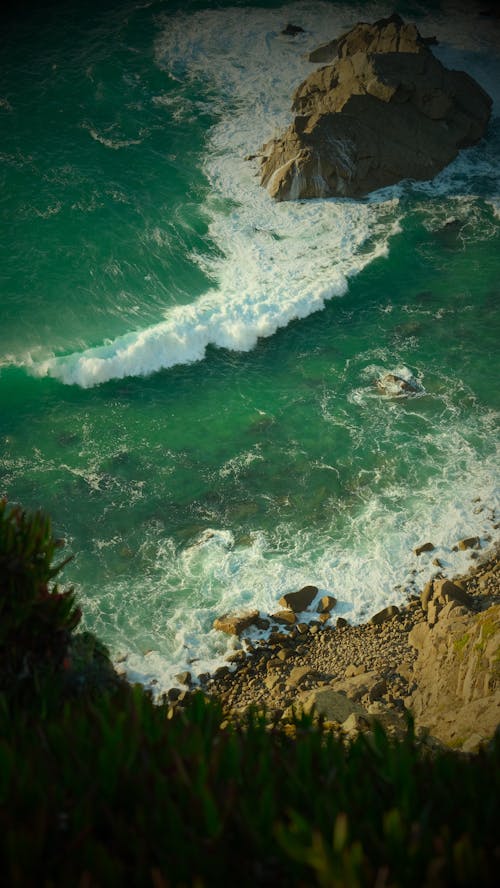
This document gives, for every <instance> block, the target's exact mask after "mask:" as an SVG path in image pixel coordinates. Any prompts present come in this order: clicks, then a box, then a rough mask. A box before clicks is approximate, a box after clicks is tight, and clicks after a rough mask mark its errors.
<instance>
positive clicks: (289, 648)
mask: <svg viewBox="0 0 500 888" xmlns="http://www.w3.org/2000/svg"><path fill="white" fill-rule="evenodd" d="M462 542H463V544H464V545H469V546H471V555H473V556H474V555H477V554H478V553H477V552H475V551H474V550H473V547H474V546H475V545H477V541H475V540H465V541H462ZM314 588H315V587H306V588H305V589H304V590H299V592H298V593H292V594H291V595H290V596H288V598H289V600H288V601H284V600H283V599H282V601H281V603H282V604H283V605H284V610H283V611H281V612H278V614H277V615H274V618H273V617H271V618H270V620H271V626H270V630H271V631H270V633H269V635H268V637H267V638H266V639H255V637H254V638H253V640H252V629H251V626H253V627H254V628H255V625H257V626H259V625H261V626H262V628H264V625H265V623H266V622H268V621H264V624H263V623H262V617H260V616H256V615H255V614H250V615H245V616H243V618H241V617H236V618H234V617H227V616H226V617H225V618H222V620H219V628H220V629H221V630H222V631H226V632H232V633H233V634H238V635H239V637H240V641H241V650H239V651H236V652H235V653H234V654H232V655H231V657H230V661H231V662H230V663H229V664H228V666H222V667H220V668H219V669H218V670H217V671H216V672H215V674H214V675H212V676H208V675H206V676H201V677H200V679H201V682H200V684H201V688H202V690H203V691H204V692H205V693H207V694H209V695H215V696H217V697H219V698H220V699H221V701H222V703H223V706H224V709H225V712H226V722H227V724H228V725H229V724H230V722H231V721H234V720H238V719H239V718H241V717H242V716H243V714H244V713H245V710H246V709H247V708H248V707H249V706H254V707H257V709H262V710H263V711H264V710H265V712H266V718H268V719H269V721H270V723H277V722H280V723H282V724H283V725H284V728H285V730H290V731H293V730H294V728H293V727H292V724H291V721H292V717H293V713H294V711H295V712H299V713H300V712H301V711H303V712H306V713H307V712H311V711H313V712H314V713H315V714H316V715H318V716H322V717H323V719H324V721H325V725H326V727H328V728H330V729H331V730H333V731H341V732H342V733H343V734H345V735H347V736H352V735H353V734H355V733H357V732H359V731H365V730H370V727H371V726H372V724H373V722H374V721H375V720H376V721H379V722H382V724H383V725H384V726H385V727H386V729H387V730H388V731H389V732H390V733H394V734H396V735H398V734H402V733H404V731H405V730H406V724H407V718H406V716H407V714H408V712H410V713H411V714H412V716H413V718H414V720H415V726H416V729H417V731H418V732H420V733H422V735H425V736H426V737H427V742H431V743H432V742H435V743H442V744H446V745H448V746H452V747H454V748H457V749H461V750H463V751H464V752H472V751H475V750H476V749H477V748H479V747H480V746H481V744H482V743H484V742H486V741H487V740H488V739H489V738H491V736H492V735H493V733H494V732H495V730H496V728H497V726H498V724H500V548H498V547H497V548H496V549H495V550H494V551H493V554H492V552H491V550H489V554H488V555H487V557H486V558H484V557H483V558H481V556H479V558H478V560H477V561H475V562H474V565H473V567H472V568H471V570H470V572H469V573H468V574H467V575H466V576H462V577H456V578H455V579H454V580H453V581H451V580H449V579H446V578H444V577H442V576H440V574H439V572H437V574H436V577H435V579H434V580H433V581H431V582H430V583H427V584H426V586H425V587H424V589H422V591H421V593H420V595H415V596H412V597H411V598H410V600H409V601H408V602H407V604H406V605H404V606H403V607H401V608H396V607H389V608H386V609H384V610H383V611H381V612H379V614H376V615H375V616H374V617H372V619H371V620H370V621H369V622H368V623H366V624H364V625H359V626H350V625H349V624H347V622H346V621H345V620H343V619H342V618H339V619H338V620H337V621H336V625H335V626H334V625H333V621H332V620H331V618H330V619H329V620H328V622H329V625H326V623H325V622H322V621H321V617H322V614H321V613H320V614H318V619H313V620H312V621H311V622H309V623H306V622H301V619H300V618H301V613H303V611H300V610H299V611H298V612H297V613H296V612H295V611H297V608H300V607H304V608H307V607H310V604H308V605H306V604H305V601H307V598H308V597H309V601H311V600H312V599H311V597H310V596H311V595H312V594H313V590H314ZM307 590H309V591H307ZM304 593H305V595H304ZM294 595H295V596H298V597H297V598H295V600H294ZM301 596H302V597H301ZM313 597H314V596H313ZM333 607H334V600H330V601H325V600H324V599H322V600H321V601H320V603H319V606H318V605H317V604H316V606H315V610H321V609H323V616H324V614H326V615H327V617H328V614H329V610H331V609H332V608H333ZM294 608H295V611H294ZM325 608H326V610H325ZM287 614H288V616H287ZM238 620H239V621H240V622H238ZM241 620H243V622H241ZM259 621H260V622H259ZM179 679H183V681H184V683H185V686H186V690H183V691H180V690H179V689H178V688H172V689H171V690H170V691H169V692H168V694H167V697H168V699H169V701H170V703H171V707H172V712H173V711H174V710H175V709H176V708H177V707H178V706H182V704H183V701H185V699H186V697H187V696H189V693H190V688H191V680H190V676H189V675H188V674H185V675H184V676H179Z"/></svg>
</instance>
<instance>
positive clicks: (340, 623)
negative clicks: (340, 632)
mask: <svg viewBox="0 0 500 888" xmlns="http://www.w3.org/2000/svg"><path fill="white" fill-rule="evenodd" d="M348 625H349V623H348V621H347V620H346V619H345V618H344V617H337V622H336V623H335V626H336V627H337V629H346V628H347V626H348Z"/></svg>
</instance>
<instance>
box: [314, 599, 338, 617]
mask: <svg viewBox="0 0 500 888" xmlns="http://www.w3.org/2000/svg"><path fill="white" fill-rule="evenodd" d="M336 604H337V599H336V598H334V597H333V595H323V598H321V599H320V601H319V604H318V606H317V608H316V613H318V614H329V613H330V611H331V610H333V608H334V607H335V605H336Z"/></svg>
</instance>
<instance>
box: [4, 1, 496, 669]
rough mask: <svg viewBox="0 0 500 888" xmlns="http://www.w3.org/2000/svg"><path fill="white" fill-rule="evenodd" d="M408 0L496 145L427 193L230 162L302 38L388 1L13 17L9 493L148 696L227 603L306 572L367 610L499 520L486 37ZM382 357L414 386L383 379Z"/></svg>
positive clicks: (151, 7)
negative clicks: (473, 99)
mask: <svg viewBox="0 0 500 888" xmlns="http://www.w3.org/2000/svg"><path fill="white" fill-rule="evenodd" d="M398 10H399V11H400V12H401V14H403V15H405V16H406V17H407V18H408V19H413V20H415V21H417V23H418V24H419V27H420V29H421V31H422V33H424V34H431V33H436V34H437V35H438V37H439V40H440V44H439V46H438V47H437V48H436V49H435V52H436V54H437V55H438V56H439V57H440V58H441V59H442V60H443V61H444V62H445V63H446V64H448V65H449V66H451V67H458V68H463V69H465V70H467V71H468V72H469V73H470V74H472V75H473V76H474V77H476V78H477V79H478V81H479V82H480V83H481V84H482V85H483V86H484V88H485V89H487V90H488V91H489V92H490V94H491V95H492V96H493V98H494V102H495V103H494V108H493V116H492V120H491V122H490V126H489V130H488V133H487V137H486V138H485V139H484V140H483V141H482V142H481V143H480V144H479V145H477V146H475V147H474V148H472V149H468V150H467V151H464V152H462V154H461V155H460V157H459V158H458V159H457V160H456V161H455V162H454V163H453V164H452V165H451V166H450V167H449V168H448V169H447V170H445V171H443V173H442V174H440V176H438V177H437V178H436V180H434V181H433V182H432V183H411V182H406V183H402V184H401V185H400V186H397V187H394V188H392V189H386V190H385V191H383V192H379V193H377V194H375V195H372V196H370V198H369V199H367V200H363V201H345V200H344V201H334V200H333V201H311V202H299V203H293V204H273V202H272V201H271V199H270V198H269V197H268V196H267V194H266V193H265V192H264V191H263V190H262V189H260V187H259V185H258V179H257V177H256V175H255V174H256V172H257V165H256V162H254V161H246V160H244V157H245V156H246V155H248V154H251V153H252V152H253V151H255V150H257V149H258V148H259V147H260V145H261V144H262V143H263V142H264V141H265V140H266V139H268V138H270V137H271V136H272V135H273V134H274V133H275V132H276V131H277V130H278V129H279V128H280V127H282V126H284V125H286V124H287V122H288V121H289V120H290V96H291V93H292V91H293V89H294V87H295V86H296V85H297V83H298V82H300V80H301V79H302V78H303V77H304V76H305V74H306V73H307V72H308V71H309V70H312V67H313V66H311V65H310V64H309V63H308V62H307V61H306V60H305V55H306V52H307V51H309V50H310V49H311V48H313V47H314V46H315V45H317V44H318V43H320V42H323V41H324V40H325V39H329V38H330V37H333V36H335V35H336V34H338V33H341V32H342V31H343V30H345V29H346V28H348V27H349V26H350V25H352V24H354V23H355V22H356V21H358V20H359V19H366V20H372V19H375V18H377V17H380V16H381V15H383V14H387V13H388V12H392V11H393V5H391V6H390V8H389V6H388V5H387V4H384V3H365V4H356V5H355V4H348V3H345V4H341V3H327V2H322V3H312V2H311V3H310V2H307V0H306V2H300V3H299V2H296V3H293V4H287V5H283V4H276V3H254V4H252V5H250V4H242V3H240V4H234V3H233V4H229V3H217V4H214V3H203V2H196V3H188V4H186V3H183V4H180V3H170V2H153V3H126V2H125V3H123V2H122V3H120V2H111V0H108V2H106V3H99V4H90V5H89V4H81V3H76V2H73V3H66V4H64V5H62V4H61V5H59V4H52V5H50V4H49V5H48V6H47V7H44V8H40V7H38V8H37V9H36V10H33V11H31V12H30V14H29V15H26V16H25V17H24V18H22V19H21V17H19V16H18V17H13V18H12V19H11V20H8V22H7V27H6V30H5V34H4V49H3V55H2V59H3V61H2V71H1V81H0V127H1V132H2V140H1V145H0V177H1V192H0V193H1V205H0V212H1V218H2V240H1V243H0V255H1V263H0V276H1V284H0V493H2V494H5V495H6V496H8V497H9V499H11V500H13V501H18V502H21V503H22V504H23V505H25V506H27V507H30V508H31V507H39V506H41V507H43V508H44V509H45V510H47V511H48V512H49V513H50V514H51V515H52V517H53V520H54V523H55V527H56V530H57V533H58V534H59V535H61V536H63V537H64V538H65V539H66V541H67V547H68V549H69V550H70V551H71V552H73V553H74V556H75V557H74V560H73V561H72V562H71V563H70V565H69V566H68V567H67V568H66V571H65V578H67V580H68V581H71V582H73V583H75V584H76V586H77V589H78V594H79V597H80V600H81V602H82V605H83V609H84V614H85V625H86V626H88V627H89V628H92V629H95V630H97V631H98V632H99V634H100V636H101V637H102V638H103V639H104V641H106V642H107V643H108V644H109V645H110V647H111V649H112V651H113V653H114V654H115V655H118V654H127V656H128V659H127V664H128V669H129V674H130V675H132V676H135V677H139V678H140V679H142V680H144V681H146V682H149V681H156V682H158V685H157V686H159V687H162V686H165V685H168V684H169V683H170V681H171V680H172V676H173V675H175V673H176V672H178V671H180V670H181V669H183V668H185V667H186V666H187V667H189V668H190V669H191V670H192V671H193V672H194V673H196V672H202V671H205V669H206V668H207V667H210V666H213V665H214V664H215V663H217V662H218V661H219V660H220V658H221V657H222V656H223V655H224V653H225V652H226V650H227V645H228V642H227V639H225V638H224V637H222V638H221V637H219V633H216V632H214V631H213V630H212V629H211V626H212V621H213V619H214V617H215V616H216V615H217V614H219V613H220V612H221V611H223V610H229V609H237V608H242V607H247V606H252V607H259V608H260V609H261V610H263V611H270V610H273V609H274V608H275V606H276V602H277V599H278V598H279V597H280V595H281V594H283V592H286V591H290V590H291V589H294V588H297V587H298V586H299V585H300V584H304V583H315V584H316V585H318V587H319V588H320V590H321V591H322V592H330V593H332V594H334V595H335V596H336V598H337V599H338V604H337V609H336V613H337V614H339V615H345V616H347V617H349V618H350V619H352V620H354V621H355V620H359V619H362V618H363V617H365V616H367V615H369V614H370V613H373V612H374V611H375V610H377V609H379V608H380V607H382V606H384V605H385V604H388V603H400V602H401V601H404V600H405V598H406V597H407V595H408V594H409V593H410V592H412V591H414V590H415V588H416V587H417V586H418V585H420V584H421V583H422V582H423V581H424V580H425V579H427V578H428V577H429V576H430V575H431V573H432V571H433V570H434V569H435V568H434V567H433V565H432V559H433V558H434V557H436V556H438V557H439V558H440V559H441V561H442V562H443V564H444V569H445V571H447V572H448V573H453V571H456V570H459V569H463V568H464V567H466V566H467V564H468V563H469V555H468V554H464V553H456V552H454V551H453V547H454V545H455V543H456V542H457V540H458V539H459V538H460V537H461V536H470V535H473V534H477V535H478V536H480V538H481V543H482V546H483V547H485V546H487V545H488V544H490V543H491V541H492V539H493V538H494V537H495V533H496V531H495V523H496V514H495V509H498V461H497V453H498V425H497V421H498V407H499V403H498V402H499V390H498V335H499V308H498V302H499V300H498V295H499V273H500V263H499V246H500V227H499V221H498V220H499V209H498V208H499V198H500V187H499V168H498V158H499V146H500V124H499V120H498V104H497V96H496V94H495V93H496V91H498V87H497V84H498V83H500V56H499V53H498V43H497V42H496V38H497V35H496V32H495V27H497V26H495V24H494V23H493V24H492V23H491V22H489V21H486V20H484V21H481V20H478V19H477V16H476V17H475V18H474V20H472V19H469V18H468V17H467V14H465V13H464V15H463V16H462V17H461V18H460V17H458V16H454V17H450V16H447V15H446V14H444V13H442V12H440V10H439V8H438V7H437V6H436V7H435V8H433V9H430V7H429V4H427V6H424V5H422V4H412V5H410V4H408V5H406V6H403V5H400V6H399V7H398ZM289 21H291V22H294V23H297V24H300V25H301V26H302V27H303V28H304V33H303V34H301V35H299V36H298V37H297V38H296V39H294V40H291V39H290V38H286V37H284V36H283V35H281V33H280V31H281V29H282V28H283V27H284V26H285V25H286V24H287V22H289ZM471 22H472V23H473V24H474V27H472V25H471ZM388 372H389V373H399V374H401V375H403V376H409V375H410V374H411V375H412V376H413V377H414V379H416V380H417V382H418V386H419V392H418V394H416V395H415V396H412V397H404V398H399V397H394V398H391V397H387V396H384V395H383V394H381V392H380V391H379V389H378V388H377V386H376V385H375V382H376V380H377V379H379V378H380V377H381V376H383V375H384V373H388ZM428 539H431V540H432V541H433V543H434V545H435V547H436V549H435V551H434V552H433V553H430V554H428V555H424V556H420V558H417V557H416V556H415V555H414V554H413V551H412V550H413V548H414V547H415V546H416V545H417V544H418V543H421V542H425V541H426V540H428Z"/></svg>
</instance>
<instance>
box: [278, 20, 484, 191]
mask: <svg viewBox="0 0 500 888" xmlns="http://www.w3.org/2000/svg"><path fill="white" fill-rule="evenodd" d="M430 42H431V41H430V40H426V39H424V38H422V37H421V36H420V34H419V32H418V30H417V28H416V27H415V25H410V24H404V22H403V21H402V19H401V18H400V17H399V16H398V15H393V16H391V17H390V18H388V19H381V20H380V21H378V22H375V24H373V25H368V24H364V23H361V24H358V25H356V27H355V28H353V29H352V30H351V31H349V32H348V33H347V34H345V35H344V36H343V37H341V38H340V39H339V40H338V41H336V42H335V45H334V46H333V44H329V45H328V47H327V48H325V47H323V53H326V54H327V55H328V53H331V52H334V51H336V53H337V58H336V60H335V61H334V62H333V64H329V65H326V66H324V67H323V68H319V69H318V70H316V71H314V72H313V73H312V74H310V75H309V77H307V78H306V80H304V82H303V83H301V84H300V86H299V87H298V88H297V90H296V91H295V94H294V97H293V105H292V110H293V111H295V112H296V117H295V119H294V121H293V123H292V124H291V125H290V126H289V127H288V129H287V130H286V131H285V132H284V133H283V135H282V136H280V137H279V138H277V139H272V140H271V141H270V142H268V143H267V144H266V145H264V147H263V149H262V169H261V183H262V185H264V186H266V187H267V188H268V191H269V193H270V194H271V196H272V197H274V198H276V199H277V200H293V199H297V198H301V199H303V198H312V197H332V196H340V197H356V196H362V195H365V194H367V193H368V192H370V191H374V190H375V189H377V188H382V187H384V186H386V185H392V184H394V183H395V182H398V181H400V180H401V179H405V178H412V179H430V178H432V177H433V176H435V175H436V173H438V172H439V171H440V170H441V169H443V167H444V166H446V164H448V163H450V161H452V160H453V159H454V158H455V157H456V156H457V154H458V151H459V149H460V148H464V147H467V146H469V145H473V144H474V143H475V142H477V141H478V140H479V139H481V137H482V136H483V135H484V132H485V130H486V126H487V123H488V120H489V117H490V112H491V99H490V97H489V96H488V95H487V93H485V91H484V90H483V89H482V88H481V87H480V86H479V85H478V84H477V83H476V82H475V81H474V80H473V79H472V78H471V77H469V75H468V74H466V73H464V72H463V71H450V70H447V69H446V68H444V67H443V65H442V64H441V63H440V62H439V61H438V60H437V59H436V58H435V57H434V56H433V55H432V52H431V51H430V49H429V48H428V44H429V43H430ZM323 57H325V56H324V55H323Z"/></svg>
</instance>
